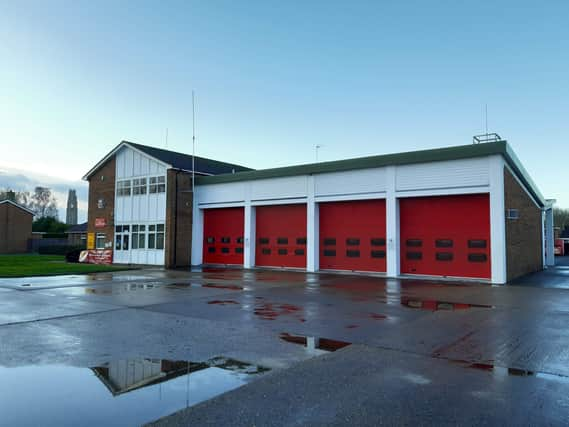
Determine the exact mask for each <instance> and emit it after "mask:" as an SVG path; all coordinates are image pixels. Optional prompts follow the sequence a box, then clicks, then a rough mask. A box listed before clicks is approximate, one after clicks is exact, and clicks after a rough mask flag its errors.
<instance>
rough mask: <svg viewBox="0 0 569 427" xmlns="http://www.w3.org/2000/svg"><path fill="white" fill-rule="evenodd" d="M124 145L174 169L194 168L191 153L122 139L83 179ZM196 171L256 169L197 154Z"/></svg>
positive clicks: (185, 169) (207, 173) (188, 170)
mask: <svg viewBox="0 0 569 427" xmlns="http://www.w3.org/2000/svg"><path fill="white" fill-rule="evenodd" d="M122 147H131V148H132V149H134V150H138V151H140V152H142V153H144V154H146V155H147V156H150V157H152V158H154V159H156V160H158V161H160V162H162V163H164V164H166V165H169V166H170V167H172V168H174V169H180V170H184V171H187V172H191V170H192V156H191V155H189V154H183V153H178V152H176V151H170V150H164V149H162V148H156V147H150V146H148V145H142V144H136V143H134V142H130V141H122V142H121V143H120V144H119V145H117V146H116V147H115V148H113V149H112V150H111V152H110V153H108V154H107V155H106V156H105V157H103V158H102V159H101V160H100V161H99V163H97V164H96V165H95V166H94V167H93V168H92V169H91V170H90V171H89V172H87V174H85V176H84V177H83V179H85V180H86V179H88V178H89V177H90V176H91V175H92V174H93V173H95V171H96V170H98V169H99V168H100V167H101V166H102V165H103V164H105V163H106V162H107V160H109V159H110V158H111V157H112V156H114V155H115V154H116V153H117V152H118V151H119V150H120V149H121V148H122ZM194 159H195V173H196V174H199V175H220V174H231V173H237V172H248V171H252V170H254V169H251V168H247V167H245V166H241V165H236V164H234V163H226V162H220V161H218V160H212V159H206V158H204V157H199V156H195V157H194Z"/></svg>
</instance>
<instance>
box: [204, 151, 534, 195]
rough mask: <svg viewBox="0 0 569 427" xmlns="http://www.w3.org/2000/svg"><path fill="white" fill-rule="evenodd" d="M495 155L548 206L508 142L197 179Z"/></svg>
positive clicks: (310, 172)
mask: <svg viewBox="0 0 569 427" xmlns="http://www.w3.org/2000/svg"><path fill="white" fill-rule="evenodd" d="M494 154H500V155H502V156H503V157H504V158H505V160H506V161H507V163H508V164H509V165H510V167H511V168H512V169H513V170H514V171H515V172H516V174H517V175H518V177H519V178H520V179H521V180H522V182H523V183H524V184H525V185H526V187H527V188H528V190H529V191H530V193H531V194H532V195H533V196H534V197H535V198H536V200H537V201H538V203H539V204H540V205H542V206H543V205H544V203H545V202H544V199H543V196H542V195H541V193H540V192H539V190H538V189H537V187H536V186H535V184H534V183H533V181H532V180H531V178H530V177H529V175H528V173H527V172H526V170H525V169H524V167H523V166H522V165H521V163H520V161H519V160H518V158H517V157H516V155H515V154H514V152H513V151H512V149H511V148H510V147H509V145H508V143H507V142H506V141H497V142H487V143H482V144H469V145H459V146H455V147H445V148H435V149H430V150H420V151H409V152H405V153H395V154H384V155H380V156H369V157H359V158H355V159H346V160H335V161H331V162H320V163H309V164H304V165H297V166H285V167H280V168H272V169H260V170H253V171H245V172H237V173H233V174H221V175H213V176H200V177H196V185H208V184H222V183H229V182H240V181H250V180H257V179H268V178H282V177H287V176H295V175H314V174H321V173H330V172H343V171H350V170H357V169H370V168H378V167H385V166H399V165H409V164H416V163H429V162H439V161H446V160H459V159H469V158H474V157H486V156H491V155H494Z"/></svg>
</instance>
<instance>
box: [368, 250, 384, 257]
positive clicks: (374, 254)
mask: <svg viewBox="0 0 569 427" xmlns="http://www.w3.org/2000/svg"><path fill="white" fill-rule="evenodd" d="M371 257H372V258H385V251H371Z"/></svg>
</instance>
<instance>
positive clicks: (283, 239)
mask: <svg viewBox="0 0 569 427" xmlns="http://www.w3.org/2000/svg"><path fill="white" fill-rule="evenodd" d="M277 245H288V237H277Z"/></svg>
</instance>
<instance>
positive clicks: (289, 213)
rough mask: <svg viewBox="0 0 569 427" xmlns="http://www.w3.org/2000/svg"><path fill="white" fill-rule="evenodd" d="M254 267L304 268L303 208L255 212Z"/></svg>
mask: <svg viewBox="0 0 569 427" xmlns="http://www.w3.org/2000/svg"><path fill="white" fill-rule="evenodd" d="M255 215H256V227H257V228H256V235H257V244H256V248H255V264H256V265H258V266H270V267H297V268H306V205H279V206H259V207H257V208H256V214H255Z"/></svg>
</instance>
